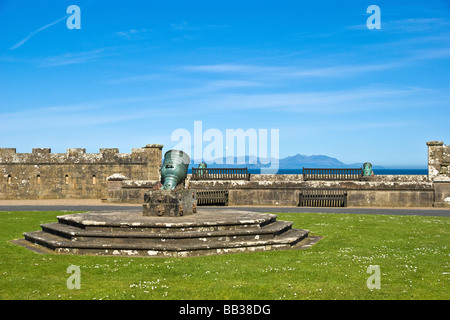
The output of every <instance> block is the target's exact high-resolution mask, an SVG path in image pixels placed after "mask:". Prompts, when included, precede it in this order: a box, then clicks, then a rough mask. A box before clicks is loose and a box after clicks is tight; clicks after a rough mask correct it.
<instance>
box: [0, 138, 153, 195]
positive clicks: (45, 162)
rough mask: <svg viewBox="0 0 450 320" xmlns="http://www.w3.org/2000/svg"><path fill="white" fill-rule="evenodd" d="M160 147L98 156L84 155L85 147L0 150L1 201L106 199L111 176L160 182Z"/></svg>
mask: <svg viewBox="0 0 450 320" xmlns="http://www.w3.org/2000/svg"><path fill="white" fill-rule="evenodd" d="M161 148H162V145H148V146H147V147H145V148H134V149H133V151H132V152H131V153H119V150H118V149H117V148H101V149H100V153H86V149H84V148H69V149H67V152H66V153H51V150H50V148H34V149H33V150H32V152H31V153H16V149H14V148H0V199H61V198H74V199H80V198H81V199H83V198H84V199H100V198H102V199H103V198H107V197H108V187H107V184H108V181H107V178H108V177H110V176H111V175H114V174H121V175H123V176H126V177H127V178H129V179H133V180H159V179H160V166H161ZM111 181H117V180H114V179H111ZM115 187H117V186H115ZM141 202H142V200H141Z"/></svg>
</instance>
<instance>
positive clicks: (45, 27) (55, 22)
mask: <svg viewBox="0 0 450 320" xmlns="http://www.w3.org/2000/svg"><path fill="white" fill-rule="evenodd" d="M67 17H68V15H65V16H64V17H62V18H59V19H58V20H55V21H53V22H51V23H49V24H46V25H44V26H42V27H40V28H38V29H36V30H34V31H33V32H31V33H30V34H29V35H28V36H27V37H25V38H23V39H22V40H20V41H19V42H17V43H16V44H15V45H13V46H12V47H11V48H10V50H15V49H17V48H20V47H21V46H23V45H24V44H25V43H26V42H27V41H28V40H30V39H31V38H32V37H34V36H35V35H36V34H38V33H39V32H41V31H44V30H45V29H48V28H50V27H51V26H53V25H55V24H57V23H58V22H60V21H62V20H64V19H66V18H67Z"/></svg>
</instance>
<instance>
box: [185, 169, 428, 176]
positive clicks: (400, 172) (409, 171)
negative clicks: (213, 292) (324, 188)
mask: <svg viewBox="0 0 450 320" xmlns="http://www.w3.org/2000/svg"><path fill="white" fill-rule="evenodd" d="M373 172H374V174H376V175H427V174H428V169H373ZM188 173H192V170H191V169H190V168H189V170H188ZM248 173H250V174H260V173H261V169H248ZM302 173H303V170H302V169H278V172H277V174H302Z"/></svg>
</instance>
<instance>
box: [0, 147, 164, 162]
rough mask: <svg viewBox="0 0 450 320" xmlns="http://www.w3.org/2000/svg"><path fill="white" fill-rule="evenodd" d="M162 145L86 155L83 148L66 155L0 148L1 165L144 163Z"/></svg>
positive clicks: (37, 149)
mask: <svg viewBox="0 0 450 320" xmlns="http://www.w3.org/2000/svg"><path fill="white" fill-rule="evenodd" d="M162 147H163V146H162V145H147V146H146V147H144V148H133V149H132V151H131V153H119V149H118V148H100V150H99V151H100V152H99V153H86V149H85V148H68V149H67V151H66V153H52V152H51V149H50V148H33V149H32V152H31V153H17V152H16V148H0V165H1V164H47V163H48V164H50V163H55V164H63V163H123V162H130V163H131V162H134V163H146V162H147V161H148V157H149V156H151V155H157V156H158V155H159V154H160V153H161V149H162Z"/></svg>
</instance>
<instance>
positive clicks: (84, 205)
mask: <svg viewBox="0 0 450 320" xmlns="http://www.w3.org/2000/svg"><path fill="white" fill-rule="evenodd" d="M200 208H202V207H200ZM208 208H212V209H216V210H226V209H236V210H245V211H255V212H274V213H276V212H323V213H354V214H391V215H420V216H440V217H450V208H356V207H349V208H309V207H256V206H250V207H241V206H238V207H208ZM99 210H142V206H141V205H140V204H111V203H103V202H101V201H100V200H83V199H80V200H22V201H18V200H14V201H6V200H3V201H0V211H99Z"/></svg>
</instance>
